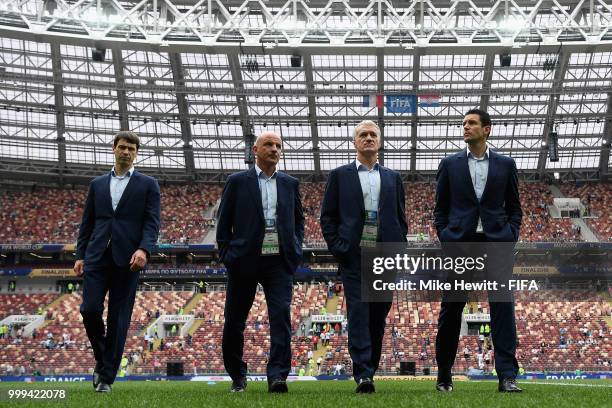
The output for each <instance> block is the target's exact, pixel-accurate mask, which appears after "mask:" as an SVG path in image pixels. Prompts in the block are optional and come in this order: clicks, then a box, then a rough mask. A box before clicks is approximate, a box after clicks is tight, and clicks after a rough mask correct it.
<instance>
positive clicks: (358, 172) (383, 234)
mask: <svg viewBox="0 0 612 408" xmlns="http://www.w3.org/2000/svg"><path fill="white" fill-rule="evenodd" d="M353 144H354V146H355V149H356V150H357V155H356V156H357V157H356V159H355V160H354V161H353V162H351V163H349V164H346V165H344V166H340V167H338V168H336V169H334V170H332V171H331V172H330V174H329V177H328V179H327V185H326V187H325V194H324V196H323V204H322V205H321V231H322V232H323V237H324V238H325V241H326V242H327V247H328V248H329V251H330V252H331V253H332V255H334V257H336V259H337V260H338V263H339V267H338V270H339V273H340V276H341V277H342V284H343V287H344V293H345V296H346V300H347V312H348V345H349V353H350V355H351V359H352V360H353V377H354V379H355V381H356V382H357V388H356V390H355V391H356V392H357V393H372V392H374V391H375V388H374V374H375V373H376V370H377V369H378V364H379V362H380V356H381V350H382V341H383V336H384V332H385V319H386V317H387V314H388V313H389V310H390V309H391V302H364V301H362V299H361V248H362V247H364V246H375V245H376V243H377V242H406V234H407V231H408V225H407V224H406V217H405V211H404V208H405V202H404V201H405V194H404V187H403V185H402V180H401V178H400V175H399V173H397V172H395V171H393V170H390V169H388V168H386V167H383V166H381V165H380V164H379V163H378V150H379V149H380V147H381V140H380V129H379V127H378V125H376V123H374V122H372V121H371V120H364V121H362V122H361V123H359V124H358V125H357V127H356V128H355V131H354V138H353Z"/></svg>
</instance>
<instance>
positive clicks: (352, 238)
mask: <svg viewBox="0 0 612 408" xmlns="http://www.w3.org/2000/svg"><path fill="white" fill-rule="evenodd" d="M379 173H380V199H379V204H378V239H377V240H378V241H379V242H405V241H406V234H407V233H408V225H407V224H406V213H405V206H406V204H405V193H404V186H403V185H402V179H401V177H400V175H399V173H397V172H395V171H393V170H390V169H388V168H386V167H383V166H379ZM320 221H321V230H322V232H323V237H324V238H325V242H327V247H328V248H329V251H330V252H331V253H332V254H333V255H334V256H335V257H336V258H338V259H339V260H344V259H346V258H347V256H350V255H351V254H352V253H355V252H356V250H357V249H359V242H360V241H361V234H362V232H363V225H364V221H365V207H364V204H363V192H362V191H361V183H360V182H359V175H358V173H357V167H356V165H355V162H354V161H353V162H352V163H350V164H346V165H344V166H340V167H338V168H336V169H334V170H332V171H331V172H330V173H329V177H328V178H327V185H326V186H325V195H324V196H323V204H322V205H321V219H320Z"/></svg>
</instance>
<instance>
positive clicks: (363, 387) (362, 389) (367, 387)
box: [355, 377, 376, 394]
mask: <svg viewBox="0 0 612 408" xmlns="http://www.w3.org/2000/svg"><path fill="white" fill-rule="evenodd" d="M355 392H356V393H357V394H372V393H374V392H376V389H375V388H374V381H372V379H371V378H367V377H365V378H360V379H359V382H358V383H357V388H356V389H355Z"/></svg>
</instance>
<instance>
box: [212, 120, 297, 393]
mask: <svg viewBox="0 0 612 408" xmlns="http://www.w3.org/2000/svg"><path fill="white" fill-rule="evenodd" d="M281 150H282V140H281V138H280V136H279V135H277V134H276V133H274V132H264V133H262V134H261V135H260V136H259V137H258V138H257V140H256V142H255V145H254V146H253V152H254V153H255V157H256V164H255V167H253V168H251V169H250V170H247V171H243V172H239V173H235V174H232V175H231V176H229V177H228V179H227V182H226V183H225V188H224V189H223V195H222V196H221V203H220V205H219V214H218V221H217V245H218V247H219V257H220V259H221V261H222V262H223V263H224V264H225V266H226V267H227V275H228V282H227V295H226V299H225V313H224V315H225V324H224V326H223V362H224V364H225V369H226V370H227V372H228V374H229V375H230V377H231V378H232V386H231V391H232V392H242V391H244V390H245V388H246V375H247V372H248V371H247V364H246V363H245V362H244V360H243V349H244V329H245V327H246V325H245V322H246V320H247V316H248V314H249V310H250V309H251V306H252V305H253V300H254V298H255V292H256V291H257V284H258V283H260V284H261V286H262V287H263V290H264V294H265V296H266V303H267V305H268V317H269V319H270V357H269V359H268V366H267V375H268V391H269V392H272V393H284V392H287V383H286V379H287V375H288V374H289V371H290V368H291V319H290V310H289V309H290V306H291V295H292V290H293V274H294V272H295V270H296V268H297V266H298V265H299V264H300V262H301V259H302V242H303V240H304V215H303V213H302V204H301V199H300V191H299V183H298V180H297V179H295V178H293V177H291V176H289V175H287V174H284V173H281V172H279V171H277V169H276V167H277V164H278V162H279V160H280V157H281Z"/></svg>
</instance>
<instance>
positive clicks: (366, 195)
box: [355, 159, 380, 211]
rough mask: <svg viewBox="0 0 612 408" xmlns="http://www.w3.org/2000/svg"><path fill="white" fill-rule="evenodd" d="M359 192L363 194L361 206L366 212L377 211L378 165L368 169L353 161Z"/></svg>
mask: <svg viewBox="0 0 612 408" xmlns="http://www.w3.org/2000/svg"><path fill="white" fill-rule="evenodd" d="M355 165H356V166H357V174H359V183H361V192H362V193H363V205H364V207H365V210H366V211H378V200H379V199H380V172H379V171H378V163H376V164H375V165H374V167H372V170H369V169H368V166H366V165H365V164H362V163H361V162H360V161H359V160H357V159H355Z"/></svg>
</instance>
